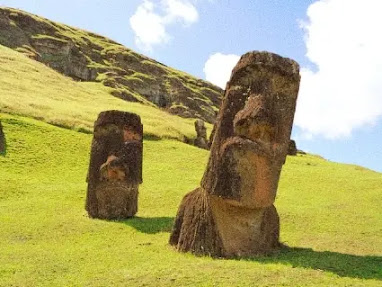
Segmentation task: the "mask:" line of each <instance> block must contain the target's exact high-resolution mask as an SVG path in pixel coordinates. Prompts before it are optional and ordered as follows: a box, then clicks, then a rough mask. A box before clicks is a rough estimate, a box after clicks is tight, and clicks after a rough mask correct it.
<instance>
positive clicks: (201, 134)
mask: <svg viewBox="0 0 382 287" xmlns="http://www.w3.org/2000/svg"><path fill="white" fill-rule="evenodd" d="M195 131H196V137H198V138H204V139H207V129H206V127H205V126H204V121H203V120H200V119H197V120H196V121H195Z"/></svg>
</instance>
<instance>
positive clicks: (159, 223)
mask: <svg viewBox="0 0 382 287" xmlns="http://www.w3.org/2000/svg"><path fill="white" fill-rule="evenodd" d="M118 222H120V223H123V224H126V225H128V226H131V227H133V228H135V229H136V230H138V231H140V232H143V233H147V234H155V233H159V232H171V229H172V225H173V223H174V217H133V218H129V219H126V220H120V221H118Z"/></svg>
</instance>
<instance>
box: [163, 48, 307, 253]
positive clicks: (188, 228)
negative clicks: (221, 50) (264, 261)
mask: <svg viewBox="0 0 382 287" xmlns="http://www.w3.org/2000/svg"><path fill="white" fill-rule="evenodd" d="M299 81H300V76H299V66H298V64H297V63H296V62H294V61H292V60H290V59H286V58H282V57H280V56H278V55H276V54H271V53H267V52H250V53H247V54H245V55H243V56H242V57H241V59H240V60H239V62H238V64H237V65H236V66H235V68H234V69H233V72H232V76H231V79H230V81H229V83H228V84H227V89H226V92H225V96H224V98H223V103H222V106H221V109H220V111H219V115H218V118H217V121H216V123H215V127H214V130H215V132H214V138H213V143H212V146H211V153H210V158H209V162H208V165H207V169H206V171H205V173H204V176H203V179H202V181H201V187H199V188H197V189H195V190H194V191H192V192H191V193H189V194H187V195H186V196H185V197H184V198H183V200H182V202H181V204H180V207H179V210H178V213H177V216H176V219H175V224H174V227H173V230H172V234H171V237H170V244H171V245H174V246H175V247H176V249H177V250H179V251H185V252H186V251H190V252H192V253H195V254H200V255H211V256H214V257H247V256H255V255H259V254H266V253H270V252H272V251H274V250H276V249H278V248H279V247H280V246H281V244H280V242H279V229H280V225H279V216H278V214H277V210H276V208H275V207H274V205H273V203H274V201H275V197H276V192H277V186H278V181H279V177H280V172H281V168H282V165H283V163H284V161H285V158H286V155H287V152H288V146H289V139H290V134H291V129H292V123H293V118H294V112H295V106H296V100H297V94H298V89H299Z"/></svg>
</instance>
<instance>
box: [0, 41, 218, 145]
mask: <svg viewBox="0 0 382 287" xmlns="http://www.w3.org/2000/svg"><path fill="white" fill-rule="evenodd" d="M111 91H112V89H111V88H109V87H105V86H103V85H102V84H101V83H93V82H76V81H74V80H72V79H71V78H69V77H65V76H63V75H61V74H60V73H58V72H55V71H54V70H52V69H50V68H48V67H46V66H45V65H43V64H41V63H39V62H36V61H34V60H31V59H29V58H27V57H26V56H24V55H22V54H20V53H18V52H15V51H13V50H11V49H9V48H6V47H4V46H1V45H0V111H3V112H7V113H13V114H19V115H24V116H28V117H33V118H36V119H41V120H43V121H45V122H48V123H51V124H54V125H58V126H63V127H67V128H72V129H76V130H82V131H85V132H89V133H90V132H92V130H93V122H94V121H95V120H96V118H97V115H98V113H99V112H101V111H103V110H108V109H119V110H128V111H131V112H134V113H137V114H139V115H140V116H141V118H142V121H143V124H144V134H145V136H146V137H150V136H154V137H157V138H174V139H178V140H181V141H185V140H187V139H191V138H193V137H195V136H196V134H195V128H194V122H193V120H191V119H183V118H181V117H178V116H175V115H171V114H168V113H166V112H165V111H161V110H159V109H158V108H156V107H155V106H150V105H142V104H139V103H132V102H126V101H123V100H121V99H118V98H115V97H112V96H110V92H111ZM207 127H208V128H209V130H211V126H210V125H207Z"/></svg>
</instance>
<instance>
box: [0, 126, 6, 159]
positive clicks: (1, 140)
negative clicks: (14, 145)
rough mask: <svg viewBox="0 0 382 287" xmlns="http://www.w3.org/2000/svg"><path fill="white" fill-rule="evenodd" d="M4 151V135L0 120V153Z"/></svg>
mask: <svg viewBox="0 0 382 287" xmlns="http://www.w3.org/2000/svg"><path fill="white" fill-rule="evenodd" d="M3 153H5V135H4V132H3V125H2V124H1V121H0V154H3Z"/></svg>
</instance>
